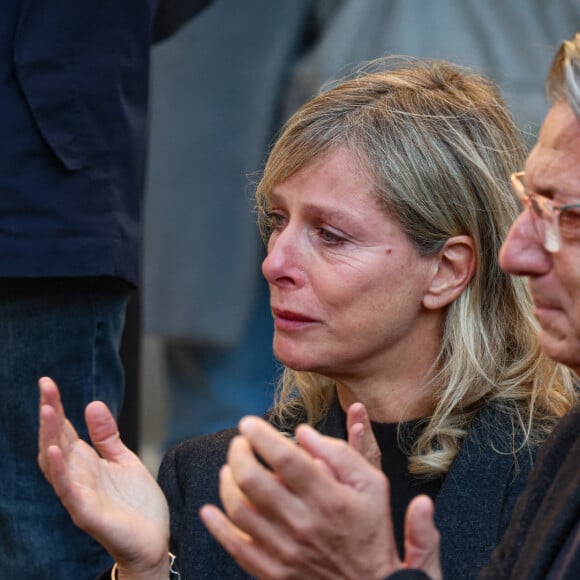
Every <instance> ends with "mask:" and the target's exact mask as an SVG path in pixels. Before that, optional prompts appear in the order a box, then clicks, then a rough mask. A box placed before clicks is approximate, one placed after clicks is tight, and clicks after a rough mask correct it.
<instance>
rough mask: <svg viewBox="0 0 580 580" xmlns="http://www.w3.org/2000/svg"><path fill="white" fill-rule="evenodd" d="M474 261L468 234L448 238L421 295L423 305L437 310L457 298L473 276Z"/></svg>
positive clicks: (473, 250) (472, 248)
mask: <svg viewBox="0 0 580 580" xmlns="http://www.w3.org/2000/svg"><path fill="white" fill-rule="evenodd" d="M475 262H476V256H475V246H474V243H473V239H472V238H471V237H470V236H453V237H452V238H449V239H448V240H447V241H446V242H445V244H444V246H443V248H442V249H441V251H440V252H439V255H438V260H437V263H436V270H435V273H434V275H433V278H432V279H431V284H430V285H429V288H428V289H427V292H426V293H425V296H424V297H423V306H425V308H427V309H428V310H437V309H439V308H444V307H445V306H447V305H448V304H451V302H453V301H454V300H455V299H457V297H458V296H460V295H461V293H462V292H463V291H464V290H465V287H466V286H467V285H468V284H469V282H470V280H471V278H473V274H474V273H475Z"/></svg>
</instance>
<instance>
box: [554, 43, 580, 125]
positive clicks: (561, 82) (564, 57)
mask: <svg viewBox="0 0 580 580" xmlns="http://www.w3.org/2000/svg"><path fill="white" fill-rule="evenodd" d="M546 92H547V93H548V96H549V97H550V98H551V99H553V100H554V101H556V100H559V99H565V100H566V101H568V103H569V105H570V106H571V107H572V109H573V110H574V112H575V113H576V115H577V116H578V117H579V118H580V33H578V32H577V33H576V34H575V35H574V36H573V37H572V39H571V40H566V41H564V42H563V43H562V44H561V45H560V48H559V50H558V52H557V54H556V56H555V57H554V61H553V62H552V66H551V67H550V71H549V73H548V78H547V80H546Z"/></svg>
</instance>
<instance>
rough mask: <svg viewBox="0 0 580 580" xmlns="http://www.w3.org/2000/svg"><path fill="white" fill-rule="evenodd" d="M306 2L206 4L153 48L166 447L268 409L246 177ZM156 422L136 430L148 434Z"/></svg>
mask: <svg viewBox="0 0 580 580" xmlns="http://www.w3.org/2000/svg"><path fill="white" fill-rule="evenodd" d="M309 5H310V1H309V0H280V1H277V2H271V1H270V0H245V1H244V2H242V3H241V2H238V1H237V0H215V1H214V2H213V4H212V5H211V6H210V7H209V8H208V9H207V10H206V11H205V12H204V13H203V14H202V15H200V16H199V18H197V19H195V20H194V21H192V22H191V23H190V24H188V25H187V26H186V27H185V28H184V29H182V30H181V31H180V33H179V34H178V35H176V36H175V37H173V38H172V39H170V40H169V41H167V42H166V43H164V44H162V45H160V46H158V47H157V48H156V50H155V51H154V56H153V66H152V125H151V139H150V154H149V165H148V172H147V196H146V219H145V236H146V237H145V261H144V276H145V284H144V287H145V293H144V326H145V332H146V334H147V337H148V346H146V348H147V349H151V350H150V352H152V353H153V355H152V356H153V357H155V356H156V355H157V357H158V358H153V359H152V358H151V355H149V354H148V355H147V356H146V357H145V359H146V360H145V364H146V365H148V364H150V363H151V362H152V360H155V361H157V363H158V366H157V369H158V370H159V372H158V373H157V374H155V373H152V372H149V371H148V372H145V373H144V380H145V381H148V383H149V384H150V385H151V386H150V388H149V387H148V386H146V387H145V388H146V389H147V391H148V392H153V391H154V390H155V389H156V388H158V381H159V380H161V381H162V382H163V383H165V384H166V385H167V391H166V392H167V393H168V395H169V398H168V401H167V403H165V402H164V401H163V399H162V398H161V397H162V393H158V394H157V395H154V397H155V400H156V401H157V403H155V404H153V405H150V406H149V408H150V411H151V413H155V414H158V411H159V408H160V405H167V406H168V421H167V423H166V431H165V430H164V428H163V426H162V428H161V430H159V429H158V430H157V431H156V432H151V433H149V434H148V435H146V439H147V440H148V441H155V439H156V438H158V436H161V437H163V438H164V439H165V443H164V446H165V447H167V446H169V445H171V444H173V443H176V442H178V441H181V440H183V439H187V438H189V437H192V436H195V435H199V434H202V433H208V432H213V431H216V430H218V429H221V428H224V427H228V426H231V425H232V424H234V423H235V422H236V421H237V420H238V419H239V417H240V416H242V415H243V414H244V413H247V412H253V413H258V414H261V413H263V412H264V411H265V410H266V409H267V408H268V407H270V406H271V404H272V397H273V383H274V381H275V376H276V366H275V362H274V357H273V354H272V318H271V314H270V306H269V299H268V289H267V285H266V284H265V282H264V280H263V278H262V276H261V273H260V263H261V261H262V258H263V256H264V247H263V243H262V241H261V240H260V236H259V232H258V229H257V227H256V216H255V214H254V212H253V208H252V201H251V194H252V183H251V182H252V175H253V174H255V173H257V172H259V170H260V169H261V166H262V164H263V161H264V159H265V156H266V153H267V149H268V144H269V142H270V141H271V139H272V137H273V134H274V133H275V132H276V130H277V129H278V127H279V125H280V123H281V117H280V103H281V99H282V96H283V95H284V94H285V88H286V85H287V81H288V78H289V75H290V70H291V66H292V64H293V62H294V61H295V59H296V55H297V54H298V52H299V51H300V49H301V43H302V34H303V28H304V26H305V25H306V23H307V16H308V9H309ZM155 420H156V419H155V418H153V419H149V418H147V419H146V420H145V423H146V425H151V424H152V421H155Z"/></svg>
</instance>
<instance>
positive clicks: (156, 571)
mask: <svg viewBox="0 0 580 580" xmlns="http://www.w3.org/2000/svg"><path fill="white" fill-rule="evenodd" d="M180 578H181V576H180V575H179V572H178V571H177V569H176V567H175V556H174V555H173V554H172V553H171V552H169V553H168V557H166V558H164V559H163V560H162V561H161V562H159V563H158V565H156V566H151V567H149V568H147V569H146V570H142V569H141V570H136V569H135V566H134V565H133V566H128V565H126V564H123V563H117V562H115V565H114V566H113V568H112V570H111V580H179V579H180Z"/></svg>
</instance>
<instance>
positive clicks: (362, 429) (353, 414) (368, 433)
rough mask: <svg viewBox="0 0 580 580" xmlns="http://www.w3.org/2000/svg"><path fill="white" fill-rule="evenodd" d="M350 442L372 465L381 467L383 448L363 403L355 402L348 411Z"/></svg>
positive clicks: (347, 426) (347, 421)
mask: <svg viewBox="0 0 580 580" xmlns="http://www.w3.org/2000/svg"><path fill="white" fill-rule="evenodd" d="M346 428H347V431H348V443H349V445H350V446H351V447H352V448H353V449H356V450H357V451H358V452H359V453H360V454H361V455H362V456H363V457H364V458H365V459H366V460H367V461H368V462H369V463H370V464H371V465H374V467H376V468H377V469H381V450H380V449H379V446H378V444H377V440H376V439H375V435H374V433H373V428H372V427H371V420H370V418H369V414H368V413H367V410H366V407H365V406H364V405H363V404H362V403H353V404H352V405H351V406H350V407H349V408H348V411H347V413H346Z"/></svg>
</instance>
